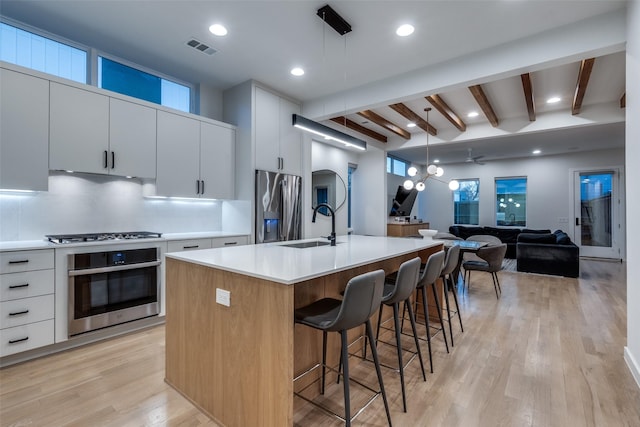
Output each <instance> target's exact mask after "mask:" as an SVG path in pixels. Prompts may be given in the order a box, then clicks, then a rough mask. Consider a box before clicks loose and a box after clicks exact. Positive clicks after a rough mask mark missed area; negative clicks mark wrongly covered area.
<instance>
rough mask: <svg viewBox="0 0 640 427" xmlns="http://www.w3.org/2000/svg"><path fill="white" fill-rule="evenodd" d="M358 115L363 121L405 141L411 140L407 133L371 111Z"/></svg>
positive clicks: (361, 112)
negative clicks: (370, 122)
mask: <svg viewBox="0 0 640 427" xmlns="http://www.w3.org/2000/svg"><path fill="white" fill-rule="evenodd" d="M358 114H359V115H360V116H362V117H364V118H365V119H368V120H370V121H372V122H373V123H375V124H377V125H378V126H380V127H383V128H385V129H386V130H388V131H391V132H393V133H395V134H396V135H398V136H401V137H403V138H404V139H407V140H409V139H411V134H410V133H409V132H408V131H406V130H405V129H402V128H401V127H400V126H398V125H396V124H394V123H392V122H390V121H389V120H387V119H385V118H384V117H382V116H380V115H379V114H376V113H374V112H373V111H371V110H364V111H360V112H359V113H358Z"/></svg>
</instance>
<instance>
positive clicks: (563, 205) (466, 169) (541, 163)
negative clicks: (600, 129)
mask: <svg viewBox="0 0 640 427" xmlns="http://www.w3.org/2000/svg"><path fill="white" fill-rule="evenodd" d="M614 166H620V167H621V168H622V167H623V166H624V150H622V149H614V150H600V151H591V152H577V153H573V154H566V155H558V156H541V157H532V158H526V159H512V160H497V161H487V162H486V163H485V164H484V165H469V164H467V163H461V164H455V165H444V166H443V168H444V170H445V175H444V176H443V177H442V178H443V179H444V180H446V181H448V180H450V179H471V178H478V179H480V212H479V213H480V221H479V222H480V225H488V226H495V206H494V196H493V195H494V193H495V178H499V177H517V176H524V177H527V227H528V228H548V229H551V230H552V231H553V230H555V229H562V230H564V231H566V232H567V233H568V234H569V235H571V236H572V237H573V232H574V226H573V196H572V188H573V187H572V185H573V181H572V170H573V169H580V168H585V169H588V168H592V167H614ZM623 189H624V187H623V188H622V190H623ZM621 196H624V193H623V194H621ZM623 199H624V197H623ZM417 204H418V205H419V216H420V217H422V218H423V219H424V220H425V221H428V222H429V223H430V224H431V228H435V229H437V230H441V231H447V230H448V229H449V226H450V225H452V224H453V197H452V193H451V191H450V190H449V187H448V186H447V185H446V184H444V183H441V182H437V181H431V180H428V181H427V188H426V189H425V191H424V192H423V194H421V195H419V196H418V202H417ZM623 219H624V218H621V220H623ZM619 237H620V238H621V239H623V238H624V233H621V236H619ZM621 246H622V247H624V241H622V242H621Z"/></svg>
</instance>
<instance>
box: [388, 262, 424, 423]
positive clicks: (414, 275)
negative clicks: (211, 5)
mask: <svg viewBox="0 0 640 427" xmlns="http://www.w3.org/2000/svg"><path fill="white" fill-rule="evenodd" d="M420 263H421V260H420V258H419V257H416V258H413V259H411V260H409V261H405V262H403V263H402V264H401V265H400V268H399V269H398V274H397V275H396V277H395V281H391V283H390V282H387V283H385V285H384V292H383V297H382V304H384V305H387V306H391V307H393V321H394V329H395V335H396V343H395V347H396V350H397V352H398V372H399V373H400V385H401V386H402V405H403V408H404V412H407V398H406V394H405V387H404V368H405V366H404V364H403V361H402V351H403V349H402V343H401V340H400V337H401V334H402V328H401V326H400V303H401V302H404V308H405V309H406V310H408V312H409V320H410V321H411V329H412V330H413V339H414V341H415V344H416V353H415V354H417V355H418V358H419V359H420V368H421V369H422V378H423V379H424V380H425V381H426V380H427V376H426V374H425V373H424V363H423V361H422V352H421V351H420V344H419V343H418V332H417V330H416V319H415V316H414V314H413V308H412V307H411V295H412V294H413V291H415V289H416V286H417V285H418V278H419V275H420ZM381 321H382V307H381V308H380V310H379V311H378V328H377V331H376V345H377V343H378V337H379V335H380V326H381V323H382V322H381ZM380 342H383V343H385V344H390V343H386V342H384V341H380ZM391 345H393V344H391ZM415 354H414V356H413V357H415ZM413 357H412V358H411V359H413ZM410 361H411V360H409V362H410ZM407 363H408V362H407Z"/></svg>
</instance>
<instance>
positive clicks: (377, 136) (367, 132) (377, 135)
mask: <svg viewBox="0 0 640 427" xmlns="http://www.w3.org/2000/svg"><path fill="white" fill-rule="evenodd" d="M331 121H332V122H335V123H337V124H339V125H341V126H344V127H347V128H349V129H351V130H355V131H356V132H359V133H361V134H363V135H366V136H368V137H369V138H373V139H375V140H376V141H380V142H387V137H386V136H384V135H382V134H381V133H378V132H375V131H373V130H371V129H369V128H366V127H364V126H361V125H359V124H358V123H356V122H354V121H353V120H349V119H348V118H346V117H344V116H338V117H333V118H332V119H331Z"/></svg>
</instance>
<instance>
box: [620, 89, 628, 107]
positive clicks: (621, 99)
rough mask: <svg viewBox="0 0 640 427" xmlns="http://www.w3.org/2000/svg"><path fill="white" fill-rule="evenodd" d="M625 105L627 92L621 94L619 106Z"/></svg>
mask: <svg viewBox="0 0 640 427" xmlns="http://www.w3.org/2000/svg"><path fill="white" fill-rule="evenodd" d="M626 106H627V92H625V93H623V94H622V97H621V98H620V108H625V107H626Z"/></svg>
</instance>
